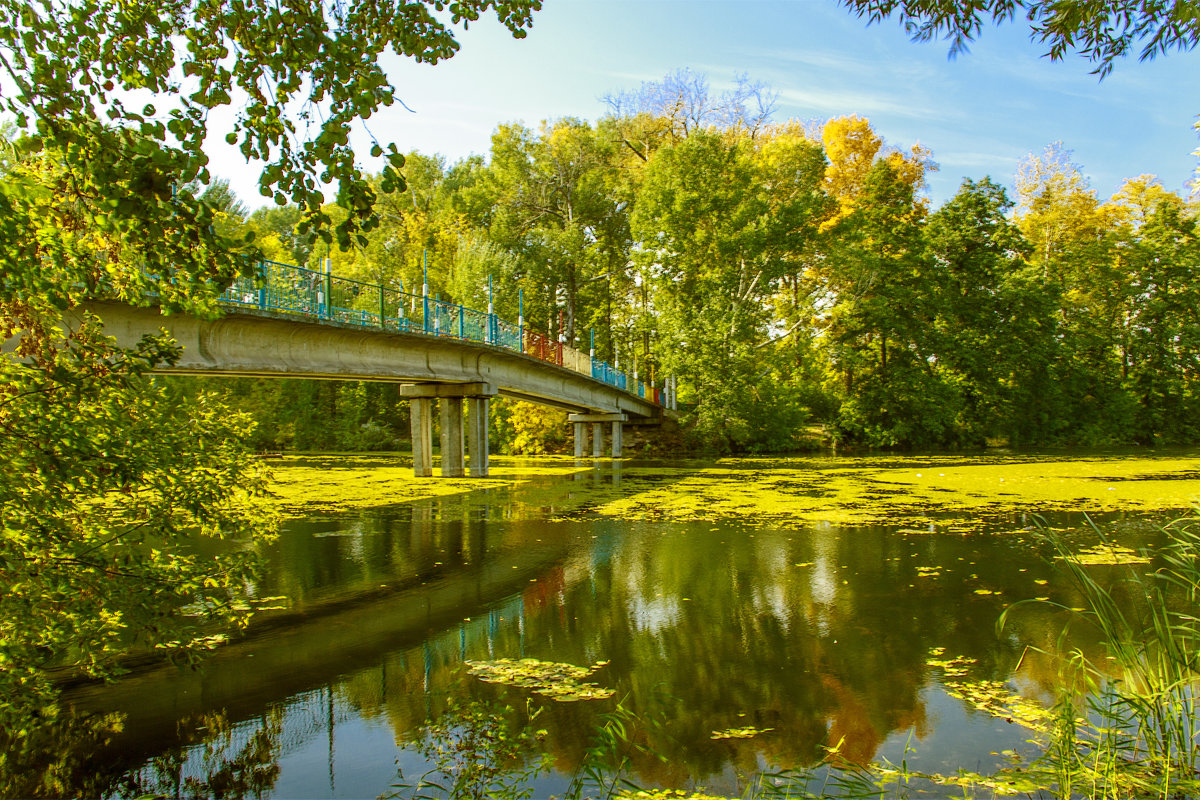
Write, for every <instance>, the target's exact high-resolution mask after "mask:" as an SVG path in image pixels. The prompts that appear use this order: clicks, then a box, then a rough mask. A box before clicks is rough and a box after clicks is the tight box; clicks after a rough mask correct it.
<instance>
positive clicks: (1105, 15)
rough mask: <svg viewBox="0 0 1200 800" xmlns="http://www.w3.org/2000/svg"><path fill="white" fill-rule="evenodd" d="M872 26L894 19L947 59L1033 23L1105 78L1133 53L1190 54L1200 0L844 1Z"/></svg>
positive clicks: (1053, 46)
mask: <svg viewBox="0 0 1200 800" xmlns="http://www.w3.org/2000/svg"><path fill="white" fill-rule="evenodd" d="M841 2H842V4H843V5H845V6H846V7H847V8H849V9H850V10H852V11H854V12H855V13H856V14H858V16H859V17H865V18H867V19H868V20H869V21H870V22H872V23H875V22H880V21H882V20H884V19H886V18H888V17H891V16H893V15H897V16H899V18H900V21H901V23H902V24H903V25H904V27H905V29H906V30H907V31H908V33H909V35H910V36H912V38H913V39H914V40H915V41H921V42H928V41H931V40H933V39H935V38H941V39H944V40H946V41H949V42H950V54H951V55H952V56H953V55H955V54H957V53H959V52H965V51H966V49H967V44H968V42H971V41H973V40H974V39H975V38H976V37H977V36H978V35H979V34H980V32H981V31H982V28H983V25H984V24H986V23H988V22H991V23H996V24H999V23H1001V22H1006V21H1011V20H1014V19H1016V18H1017V17H1018V15H1019V16H1021V17H1023V18H1024V19H1025V20H1026V21H1027V22H1028V23H1029V29H1030V38H1032V39H1034V40H1035V41H1038V42H1041V43H1042V44H1045V45H1047V46H1048V48H1049V49H1048V50H1047V51H1046V55H1048V56H1049V57H1050V58H1051V59H1053V60H1055V61H1057V60H1059V59H1061V58H1062V57H1063V56H1064V55H1066V54H1068V53H1072V52H1075V53H1079V54H1080V55H1082V56H1083V57H1084V58H1086V59H1088V60H1089V61H1091V62H1092V63H1093V64H1095V69H1094V70H1093V72H1095V73H1096V74H1098V75H1100V76H1101V77H1103V76H1105V75H1107V74H1108V73H1109V72H1111V71H1112V68H1113V62H1114V61H1116V60H1117V59H1120V58H1124V57H1125V56H1127V55H1129V54H1130V53H1131V52H1134V51H1135V50H1140V52H1139V53H1138V57H1139V58H1140V59H1141V60H1143V61H1145V60H1149V59H1152V58H1154V57H1155V56H1157V55H1165V54H1166V53H1167V52H1168V51H1170V50H1190V49H1192V48H1193V47H1195V46H1196V43H1197V42H1198V41H1200V2H1197V0H841Z"/></svg>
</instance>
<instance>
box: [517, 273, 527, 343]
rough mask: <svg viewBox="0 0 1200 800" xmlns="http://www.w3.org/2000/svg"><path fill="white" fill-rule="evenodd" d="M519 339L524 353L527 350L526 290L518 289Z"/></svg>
mask: <svg viewBox="0 0 1200 800" xmlns="http://www.w3.org/2000/svg"><path fill="white" fill-rule="evenodd" d="M517 341H518V342H519V343H520V345H519V348H520V351H521V352H522V353H524V352H525V290H524V289H517Z"/></svg>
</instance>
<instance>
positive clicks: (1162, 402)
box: [1124, 197, 1200, 444]
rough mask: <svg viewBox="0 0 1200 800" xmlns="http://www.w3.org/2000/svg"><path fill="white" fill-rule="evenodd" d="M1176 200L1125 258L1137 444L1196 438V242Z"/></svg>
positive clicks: (1199, 332)
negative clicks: (1129, 277) (1131, 276)
mask: <svg viewBox="0 0 1200 800" xmlns="http://www.w3.org/2000/svg"><path fill="white" fill-rule="evenodd" d="M1181 206H1182V202H1181V201H1180V200H1179V198H1178V197H1174V199H1173V201H1172V200H1167V199H1165V198H1164V199H1163V201H1162V202H1160V204H1159V205H1158V206H1157V207H1156V209H1155V210H1154V211H1152V212H1151V213H1150V215H1149V216H1148V218H1147V219H1146V221H1145V223H1144V224H1143V225H1141V226H1140V228H1139V230H1138V232H1137V237H1136V240H1135V241H1134V242H1133V244H1132V246H1131V248H1130V251H1131V252H1130V253H1129V255H1128V258H1129V260H1130V262H1131V267H1132V270H1131V271H1132V272H1133V274H1134V276H1135V277H1134V280H1133V285H1132V286H1131V295H1132V296H1133V297H1134V298H1135V302H1134V303H1133V304H1132V307H1131V308H1130V313H1129V321H1128V333H1127V350H1128V352H1127V361H1126V363H1127V369H1126V371H1125V375H1124V385H1125V386H1126V387H1127V390H1128V391H1130V392H1131V393H1132V394H1133V396H1134V398H1135V399H1136V400H1137V402H1138V408H1137V414H1136V422H1135V437H1136V438H1137V440H1138V441H1140V442H1143V443H1146V444H1152V443H1156V442H1168V443H1181V442H1194V441H1195V440H1196V437H1197V435H1200V427H1198V426H1197V423H1196V419H1197V414H1198V412H1200V392H1198V391H1197V389H1198V386H1197V377H1196V376H1197V374H1198V370H1200V316H1198V314H1197V309H1198V308H1200V296H1198V292H1200V274H1198V270H1200V239H1198V237H1197V234H1198V233H1200V231H1198V230H1197V221H1196V219H1195V218H1194V217H1189V216H1188V215H1186V214H1185V213H1184V212H1183V210H1182V208H1181Z"/></svg>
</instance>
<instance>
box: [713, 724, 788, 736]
mask: <svg viewBox="0 0 1200 800" xmlns="http://www.w3.org/2000/svg"><path fill="white" fill-rule="evenodd" d="M773 730H775V729H774V728H756V727H754V726H753V725H747V726H745V727H744V728H726V729H725V730H721V731H713V732H712V735H711V736H709V737H708V738H710V739H753V738H754V737H755V736H758V735H759V734H760V733H770V732H771V731H773Z"/></svg>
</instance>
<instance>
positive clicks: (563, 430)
mask: <svg viewBox="0 0 1200 800" xmlns="http://www.w3.org/2000/svg"><path fill="white" fill-rule="evenodd" d="M509 424H510V425H511V426H512V443H511V444H510V445H509V449H510V451H511V452H512V453H514V454H517V455H527V456H537V455H546V454H547V453H557V452H560V451H561V450H562V449H563V447H564V446H565V445H566V442H567V414H566V412H565V411H559V410H558V409H555V408H550V407H549V406H543V405H538V404H536V403H524V402H521V401H519V400H518V401H515V402H513V403H512V404H511V405H510V407H509Z"/></svg>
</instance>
